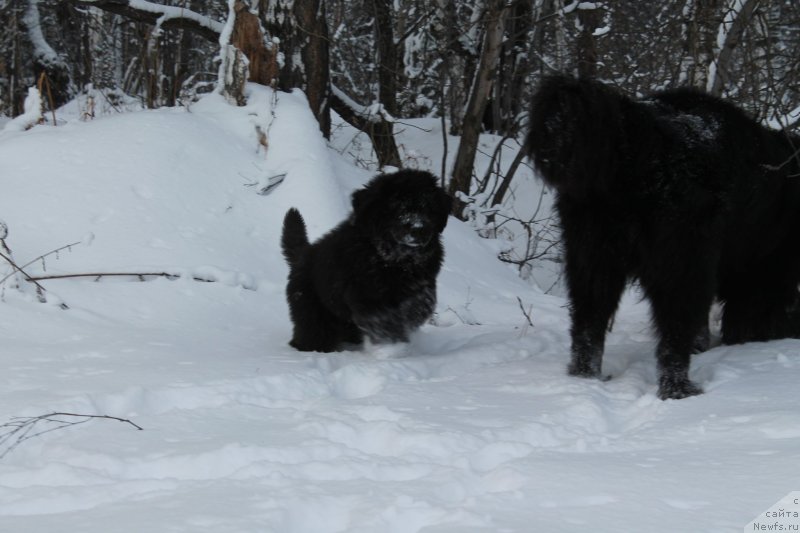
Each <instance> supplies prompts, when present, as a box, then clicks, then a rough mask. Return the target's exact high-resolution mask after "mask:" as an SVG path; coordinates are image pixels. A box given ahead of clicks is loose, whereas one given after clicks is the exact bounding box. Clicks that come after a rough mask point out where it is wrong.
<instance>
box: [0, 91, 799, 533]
mask: <svg viewBox="0 0 800 533" xmlns="http://www.w3.org/2000/svg"><path fill="white" fill-rule="evenodd" d="M252 91H253V92H252V94H251V98H250V105H249V106H247V107H245V108H235V107H231V106H229V105H228V104H226V103H225V102H224V101H223V100H222V99H221V98H220V97H218V96H208V97H206V98H205V99H204V100H202V101H200V102H199V103H197V104H194V105H193V106H191V108H190V109H189V110H188V111H187V110H186V109H161V110H157V111H140V112H133V113H126V114H116V115H110V116H104V117H98V118H96V119H94V120H91V121H88V122H83V121H80V120H78V116H79V115H80V110H78V109H73V110H72V112H71V114H70V113H67V114H65V115H64V116H63V117H62V118H63V121H64V122H66V123H65V124H64V125H60V126H59V127H56V128H53V127H50V126H37V127H35V128H33V129H31V130H29V131H22V132H18V131H7V132H5V133H0V219H2V220H4V221H5V222H6V223H7V225H8V228H9V235H8V238H7V239H6V243H7V244H8V246H9V247H10V248H11V250H12V252H13V254H14V258H15V259H16V260H17V261H18V262H19V263H26V262H28V261H30V260H31V259H34V258H36V257H37V256H39V255H41V254H44V253H46V252H49V251H50V250H54V249H57V248H59V247H61V246H63V245H65V244H69V243H77V244H75V245H74V246H72V247H71V249H69V250H63V251H61V252H59V253H58V254H57V257H56V255H55V254H54V255H50V256H48V257H47V258H46V259H45V260H44V261H36V262H34V263H33V264H32V265H30V266H29V267H28V269H27V270H28V271H29V273H31V274H36V275H43V274H48V275H53V274H71V273H72V274H74V273H100V272H104V273H113V272H117V273H131V272H169V273H173V274H179V275H180V277H179V278H177V279H174V278H169V279H168V278H166V277H146V278H144V280H145V281H139V280H137V279H136V278H130V277H116V278H112V277H106V278H102V279H101V280H99V281H95V280H94V279H93V278H71V279H58V280H51V281H43V282H42V284H43V285H44V286H45V288H46V289H47V293H46V295H47V297H48V303H39V302H38V301H37V299H36V297H35V294H34V293H33V292H32V291H30V290H27V291H26V292H20V291H18V290H15V289H12V288H11V287H10V285H9V283H8V282H7V283H6V284H5V288H4V290H3V291H2V301H0V363H1V364H2V367H0V368H2V372H1V373H0V424H3V423H9V422H13V421H14V419H13V417H35V416H39V415H43V414H47V413H50V412H69V413H80V414H92V415H108V416H113V417H121V418H125V419H129V420H130V421H132V422H134V423H135V424H138V425H139V426H141V427H142V428H143V430H141V431H139V430H137V429H135V428H134V427H133V426H131V425H129V424H126V423H121V422H118V421H114V420H107V419H91V420H88V421H87V422H86V423H83V424H80V425H76V426H72V427H68V428H62V429H57V430H54V431H51V432H49V433H44V434H41V435H39V436H37V437H35V438H31V439H28V440H25V441H23V442H19V443H17V442H16V441H15V440H14V439H6V440H5V441H3V444H2V447H0V454H4V455H3V456H2V458H0V531H9V532H10V531H24V532H26V533H33V532H52V531H65V532H66V531H69V532H81V533H95V532H97V533H99V532H103V533H106V532H109V531H114V532H130V533H138V532H142V531H155V532H195V531H214V532H216V533H221V532H277V533H287V532H309V533H324V532H331V533H332V532H353V533H367V532H377V533H383V532H416V531H425V532H451V533H461V532H479V531H481V532H538V531H548V532H549V531H576V532H577V531H580V532H583V531H592V532H606V531H608V532H611V531H614V532H618V531H647V532H669V533H673V532H676V531H692V532H712V531H713V532H722V531H742V528H743V527H744V526H745V524H747V523H748V522H750V521H751V520H752V519H753V518H755V517H756V515H758V514H759V513H761V512H762V511H764V510H766V509H767V508H768V507H770V506H771V505H772V504H773V503H776V502H778V500H780V499H781V498H782V497H784V496H785V495H786V494H787V493H789V492H790V491H792V490H798V489H800V397H799V395H798V383H800V341H795V340H783V341H776V342H770V343H764V344H749V345H745V346H736V347H718V348H715V349H713V350H711V351H709V352H707V353H704V354H701V355H698V356H696V357H695V359H694V361H693V369H692V375H693V378H694V379H695V380H696V381H697V382H698V383H700V384H701V385H702V386H703V387H704V388H705V390H706V394H704V395H702V396H698V397H694V398H689V399H685V400H680V401H666V402H662V401H660V400H658V399H657V398H656V396H655V391H656V379H655V361H654V358H653V356H652V352H653V347H654V346H653V339H652V335H651V333H650V330H649V325H648V310H647V306H646V304H645V303H642V302H641V301H640V299H639V297H638V296H637V295H636V294H635V293H634V292H630V293H629V294H627V295H626V297H625V301H624V303H623V306H622V308H621V311H620V313H619V315H618V317H617V320H616V323H615V329H614V331H613V332H612V333H611V334H610V336H609V341H608V348H607V356H606V365H605V369H606V371H607V372H609V373H611V374H612V375H613V376H614V378H613V379H612V380H610V381H608V382H598V381H587V380H581V379H576V378H571V377H568V376H567V375H566V373H565V365H566V361H567V353H568V335H567V328H568V320H567V312H566V310H565V301H564V299H563V298H562V297H559V296H551V295H547V294H544V293H543V292H542V291H541V290H540V289H538V288H537V287H536V286H534V285H533V284H532V283H529V282H526V281H523V280H521V279H520V278H519V276H518V275H517V272H516V271H515V270H514V269H513V268H512V267H511V266H509V265H507V264H503V263H501V262H499V261H497V259H496V254H497V251H498V249H499V247H500V246H501V244H500V243H498V241H489V240H482V239H480V238H478V237H476V235H475V232H474V230H473V228H471V227H469V226H468V225H467V224H464V223H461V222H458V221H456V220H454V219H451V221H450V223H449V225H448V227H447V229H446V231H445V235H444V241H445V247H446V254H447V258H446V263H445V265H444V268H443V271H442V273H441V276H440V280H439V283H440V285H439V305H438V313H437V316H436V317H435V320H434V323H432V324H430V325H427V326H425V327H424V328H422V329H421V330H420V331H419V332H418V333H417V334H416V335H415V336H414V338H413V339H412V342H411V343H410V345H409V346H406V347H397V346H395V347H379V348H370V349H368V350H366V351H365V352H344V353H338V354H328V355H324V354H308V353H298V352H296V351H294V350H293V349H291V348H290V347H288V346H287V344H286V343H287V341H288V339H289V336H290V323H289V321H288V318H287V307H286V303H285V300H284V296H283V288H284V282H285V277H286V273H287V270H286V267H285V265H284V263H283V260H282V257H281V255H280V252H279V248H278V239H279V234H280V223H281V220H282V217H283V214H284V213H285V211H286V209H287V208H289V207H291V206H296V207H298V208H299V209H300V210H301V212H302V213H303V215H304V216H305V217H306V220H307V221H308V223H309V230H310V233H311V236H312V238H313V237H316V236H319V235H321V234H322V233H324V232H325V231H326V230H327V229H329V228H330V227H332V226H333V225H334V224H336V223H337V222H338V221H339V220H340V219H341V218H343V217H344V216H345V215H346V213H347V210H348V205H349V193H350V192H351V191H352V190H353V189H355V188H357V187H358V186H360V185H361V184H363V183H364V182H365V181H366V180H367V179H369V177H370V172H368V171H366V170H363V169H360V168H357V167H356V166H354V165H353V164H351V163H350V160H351V158H350V157H349V156H348V155H347V153H349V152H348V150H347V148H346V146H347V145H348V143H349V140H348V139H347V138H346V137H344V136H346V135H349V134H348V133H346V132H345V133H342V134H341V135H340V136H339V137H338V138H337V140H335V142H334V145H336V148H335V149H333V148H329V147H327V146H326V143H325V142H324V140H323V139H322V138H321V137H320V135H319V134H318V131H317V128H316V125H315V124H314V122H313V119H312V118H311V115H310V113H308V112H307V111H306V104H305V101H304V100H303V98H302V96H301V95H299V94H291V95H290V94H279V95H278V96H277V99H275V98H273V96H272V94H271V93H270V92H268V91H267V90H266V89H259V88H255V87H254V88H252ZM276 101H277V105H274V106H273V104H274V103H275V102H276ZM257 127H258V129H259V130H261V131H262V132H264V133H265V137H266V144H267V146H264V145H263V144H262V143H260V142H259V136H258V134H257ZM420 127H422V129H420ZM438 128H439V126H437V122H436V121H432V120H431V121H424V120H423V121H419V122H417V123H416V125H415V126H414V127H408V128H406V130H405V131H404V133H402V134H401V143H402V144H403V150H404V153H405V155H406V156H407V157H409V158H413V159H414V161H413V162H414V164H416V165H417V166H421V167H423V168H425V167H427V168H430V169H432V170H434V171H436V172H438V169H439V168H441V162H440V161H439V160H438V157H440V155H441V152H442V149H441V130H439V129H438ZM340 133H341V132H340ZM342 135H344V136H342ZM487 142H489V141H487ZM454 151H455V150H454V149H453V147H452V144H451V148H450V153H453V152H454ZM339 152H343V153H345V155H344V156H342V155H339ZM282 174H285V179H284V181H283V183H282V184H280V185H279V186H278V187H277V188H275V189H274V191H273V192H272V193H271V194H268V195H259V194H258V191H259V190H261V189H262V188H263V187H265V186H267V185H268V184H269V183H270V178H271V177H274V176H279V175H282ZM520 180H521V182H520V183H521V185H520V188H519V190H518V191H517V196H516V197H517V202H518V203H519V204H520V209H524V208H525V207H524V206H523V205H522V203H524V202H525V200H526V199H525V196H526V194H528V195H532V194H533V193H525V187H529V188H530V189H531V190H534V189H535V188H536V187H537V185H536V184H535V182H533V181H532V180H530V178H529V177H525V176H523V177H521V178H520ZM525 180H529V182H526V181H525ZM7 270H8V269H7V267H6V265H4V264H2V265H0V278H2V277H3V276H4V275H5V274H4V272H6V271H7ZM534 277H535V276H534ZM194 278H202V279H206V280H214V281H215V282H212V283H206V282H202V281H197V280H195V279H194ZM753 281H754V282H757V280H753ZM29 289H30V288H29ZM60 302H63V303H65V304H66V305H67V306H68V307H69V308H68V309H62V307H61V306H59V305H58V303H60ZM522 308H524V309H525V310H526V311H527V312H529V314H530V317H531V319H532V322H533V325H532V326H531V325H529V324H528V321H527V319H526V318H525V316H524V314H523V312H522ZM64 419H69V420H73V421H75V420H77V419H75V418H71V417H64ZM17 422H19V420H18V419H17ZM54 427H55V426H53V425H48V423H46V422H44V423H41V425H40V426H39V427H38V428H37V429H35V431H39V430H44V429H48V428H50V429H52V428H54ZM11 429H13V427H10V426H5V427H4V428H0V439H2V435H3V433H4V432H5V433H6V434H8V432H9V431H11ZM751 530H752V529H751Z"/></svg>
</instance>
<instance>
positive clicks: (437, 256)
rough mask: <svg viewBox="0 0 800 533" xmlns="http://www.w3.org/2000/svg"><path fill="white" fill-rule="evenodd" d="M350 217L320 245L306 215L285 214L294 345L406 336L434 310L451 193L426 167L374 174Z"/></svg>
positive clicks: (322, 348) (330, 347)
mask: <svg viewBox="0 0 800 533" xmlns="http://www.w3.org/2000/svg"><path fill="white" fill-rule="evenodd" d="M352 202H353V212H352V214H351V215H350V217H349V218H347V219H346V220H345V221H343V222H342V223H341V224H339V225H338V226H337V227H336V228H334V229H333V230H332V231H330V232H329V233H328V234H326V235H324V236H323V237H322V238H320V239H319V240H318V241H317V242H315V243H314V244H310V243H309V242H308V237H307V235H306V227H305V223H304V222H303V217H302V216H301V215H300V213H299V212H298V211H297V210H296V209H290V210H289V211H288V212H287V213H286V217H285V219H284V222H283V235H282V237H281V246H282V248H283V255H284V257H285V258H286V261H287V263H288V264H289V282H288V284H287V287H286V297H287V299H288V301H289V311H290V314H291V318H292V322H293V324H294V335H293V336H292V340H291V342H290V343H289V344H290V345H291V346H293V347H294V348H296V349H298V350H301V351H318V352H332V351H337V350H342V349H345V348H348V347H351V346H355V345H358V344H359V343H361V342H362V341H363V338H364V336H365V335H366V337H367V338H369V339H370V340H371V341H372V342H374V343H385V342H402V341H407V340H408V335H409V333H410V332H412V331H413V330H415V329H416V328H418V327H419V326H421V325H422V324H424V323H425V321H427V320H428V319H429V318H430V317H431V315H432V314H433V311H434V308H435V306H436V276H437V275H438V273H439V269H440V268H441V265H442V259H443V257H444V251H443V249H442V244H441V239H440V233H441V232H442V230H444V227H445V225H446V224H447V217H448V214H449V212H450V206H451V204H452V200H451V198H450V197H449V196H448V195H447V194H446V193H445V192H444V191H443V190H442V189H441V188H440V187H438V186H437V184H436V178H435V177H434V176H433V175H431V174H429V173H427V172H420V171H414V170H402V171H400V172H396V173H394V174H383V175H379V176H376V177H375V178H373V179H372V180H371V181H370V182H369V183H368V184H367V185H366V186H365V187H364V188H363V189H360V190H357V191H356V192H354V193H353V196H352Z"/></svg>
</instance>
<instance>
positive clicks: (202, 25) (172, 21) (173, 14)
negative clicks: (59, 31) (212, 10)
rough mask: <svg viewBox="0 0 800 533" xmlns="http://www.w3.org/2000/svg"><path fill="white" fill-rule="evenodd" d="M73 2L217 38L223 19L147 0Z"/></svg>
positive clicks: (213, 38) (208, 37)
mask: <svg viewBox="0 0 800 533" xmlns="http://www.w3.org/2000/svg"><path fill="white" fill-rule="evenodd" d="M71 1H72V2H73V3H74V4H78V5H83V6H91V7H97V8H99V9H102V10H103V11H108V12H109V13H115V14H117V15H122V16H124V17H126V18H130V19H133V20H137V21H140V22H147V23H150V24H154V25H156V26H158V27H160V28H164V29H172V28H176V29H185V30H190V31H194V32H196V33H198V34H200V35H202V36H204V37H205V38H207V39H209V40H211V41H216V40H217V39H218V38H219V34H220V33H222V30H223V28H224V25H223V23H221V22H219V21H216V20H214V19H212V18H210V17H207V16H205V15H201V14H200V13H197V12H195V11H192V10H190V9H186V8H183V7H177V6H165V5H161V4H156V3H154V2H147V1H145V0H71Z"/></svg>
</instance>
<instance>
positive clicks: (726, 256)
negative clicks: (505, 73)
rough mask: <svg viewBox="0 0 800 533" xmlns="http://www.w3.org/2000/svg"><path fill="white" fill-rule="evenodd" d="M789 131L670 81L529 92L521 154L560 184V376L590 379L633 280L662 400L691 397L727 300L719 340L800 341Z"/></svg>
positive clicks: (563, 84) (795, 167)
mask: <svg viewBox="0 0 800 533" xmlns="http://www.w3.org/2000/svg"><path fill="white" fill-rule="evenodd" d="M798 148H800V139H798V138H797V137H794V136H790V135H788V134H787V133H785V132H781V131H774V130H769V129H767V128H764V127H762V126H760V125H759V124H758V123H756V122H755V121H754V120H752V119H751V118H749V117H748V116H747V115H746V114H745V113H743V112H742V111H740V110H739V109H737V108H736V107H735V106H733V105H731V104H729V103H726V102H725V101H723V100H720V99H718V98H714V97H711V96H709V95H706V94H703V93H701V92H697V91H693V90H688V89H678V90H672V91H665V92H660V93H656V94H655V95H653V96H652V97H650V98H647V99H643V100H634V99H632V98H629V97H627V96H625V95H623V94H621V93H619V92H617V91H615V90H613V89H611V88H609V87H607V86H605V85H603V84H601V83H598V82H594V81H587V80H574V79H572V78H567V77H562V76H556V77H551V78H547V79H546V80H545V81H544V82H543V83H542V85H541V87H540V88H539V89H538V91H537V93H536V95H535V97H534V100H533V107H532V111H531V115H530V131H529V133H528V137H527V141H526V149H527V150H528V153H529V155H530V156H531V157H532V158H533V160H534V162H535V164H536V167H537V168H538V170H539V171H540V173H541V174H542V176H543V178H544V180H545V181H546V182H547V183H548V184H550V185H551V186H553V187H554V188H555V189H556V191H557V201H556V208H557V210H558V214H559V216H560V219H561V225H562V229H563V239H564V243H565V254H566V278H567V283H568V288H569V297H570V304H571V318H572V328H571V335H572V349H571V362H570V365H569V373H570V374H572V375H577V376H586V377H599V376H600V374H601V372H600V370H601V369H600V367H601V362H602V357H603V345H604V342H605V333H606V328H607V325H608V324H609V320H610V319H611V318H612V317H613V315H614V313H615V311H616V308H617V304H618V301H619V297H620V294H621V293H622V291H623V289H624V287H625V284H626V282H627V280H629V279H638V281H639V283H640V284H641V286H642V288H643V290H644V293H645V295H646V297H647V298H648V299H649V301H650V303H651V307H652V316H653V322H654V325H655V328H656V330H657V333H658V337H659V342H658V348H657V351H656V357H657V359H658V369H659V390H658V394H659V397H661V398H662V399H666V398H683V397H686V396H691V395H694V394H699V393H701V392H702V391H701V390H700V388H699V387H697V386H696V385H695V384H693V383H692V382H691V381H690V380H689V362H690V354H691V353H692V352H693V351H698V349H699V350H703V349H707V345H708V329H707V328H708V314H709V308H710V306H711V304H712V302H713V300H714V298H718V299H719V300H720V301H721V302H723V303H724V308H723V316H722V341H723V342H724V343H727V344H731V343H741V342H748V341H763V340H768V339H775V338H781V337H800V310H799V309H798V303H800V302H799V299H798V281H800V157H799V156H798V153H797V149H798Z"/></svg>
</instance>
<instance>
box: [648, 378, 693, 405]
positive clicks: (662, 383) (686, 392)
mask: <svg viewBox="0 0 800 533" xmlns="http://www.w3.org/2000/svg"><path fill="white" fill-rule="evenodd" d="M698 394H703V389H701V388H700V387H698V386H697V385H695V384H694V383H692V381H691V380H690V379H689V378H686V377H676V376H661V378H659V380H658V397H659V398H660V399H662V400H681V399H683V398H688V397H690V396H697V395H698Z"/></svg>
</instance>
